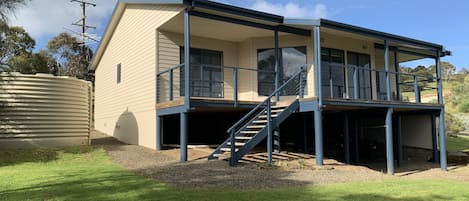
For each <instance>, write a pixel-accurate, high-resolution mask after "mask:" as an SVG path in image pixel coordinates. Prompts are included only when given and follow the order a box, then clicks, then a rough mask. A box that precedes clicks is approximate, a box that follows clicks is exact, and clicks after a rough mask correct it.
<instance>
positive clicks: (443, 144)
mask: <svg viewBox="0 0 469 201" xmlns="http://www.w3.org/2000/svg"><path fill="white" fill-rule="evenodd" d="M440 54H441V52H440V51H439V50H438V51H437V52H436V58H435V63H436V77H437V78H436V79H437V85H438V87H437V89H438V104H440V105H441V109H440V125H439V126H440V133H439V134H440V141H439V142H440V166H441V170H443V171H446V170H447V169H448V164H447V161H446V139H445V106H444V102H443V83H442V78H441V63H440Z"/></svg>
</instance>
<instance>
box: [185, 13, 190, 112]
mask: <svg viewBox="0 0 469 201" xmlns="http://www.w3.org/2000/svg"><path fill="white" fill-rule="evenodd" d="M190 31H191V29H190V14H189V9H186V11H185V13H184V95H185V97H184V105H185V107H186V109H187V110H189V108H190V100H191V98H190V97H191V95H190V94H191V93H190V65H191V61H190V55H191V52H190V50H191V48H190V47H191V41H190V40H191V35H190V34H191V33H190Z"/></svg>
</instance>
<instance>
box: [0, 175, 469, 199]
mask: <svg viewBox="0 0 469 201" xmlns="http://www.w3.org/2000/svg"><path fill="white" fill-rule="evenodd" d="M64 176H65V178H67V179H66V181H60V180H58V181H51V182H44V183H40V184H38V185H34V186H30V187H25V188H16V189H11V190H6V191H5V190H0V199H2V200H24V199H28V200H49V199H53V200H165V201H169V200H191V201H196V200H241V201H242V200H269V201H274V200H282V201H283V200H373V201H379V200H390V201H394V200H396V201H397V200H399V201H423V200H456V199H455V198H454V197H452V195H449V194H448V195H447V196H441V195H433V194H432V195H428V194H427V195H418V194H415V195H413V196H403V197H394V196H387V195H380V194H377V193H361V192H353V190H343V189H338V190H334V189H333V187H332V188H326V189H325V188H324V187H321V188H316V187H311V186H309V187H298V188H283V189H280V188H278V189H260V190H259V189H250V190H234V189H221V188H210V189H177V188H175V187H172V186H168V185H165V184H162V183H159V182H156V181H153V180H149V179H144V178H141V177H139V176H136V175H133V174H131V173H128V172H125V171H106V172H100V173H99V176H90V175H85V174H67V175H64ZM326 187H327V186H326ZM458 199H462V200H467V199H469V196H463V197H458Z"/></svg>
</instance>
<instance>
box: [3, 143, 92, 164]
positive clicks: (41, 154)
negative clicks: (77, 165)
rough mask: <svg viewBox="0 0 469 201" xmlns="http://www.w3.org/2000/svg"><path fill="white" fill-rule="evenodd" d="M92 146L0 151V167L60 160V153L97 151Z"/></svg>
mask: <svg viewBox="0 0 469 201" xmlns="http://www.w3.org/2000/svg"><path fill="white" fill-rule="evenodd" d="M95 149H96V148H95V147H91V146H73V147H66V148H40V149H9V150H0V167H2V166H8V165H18V164H22V163H30V162H33V163H45V162H50V161H55V160H57V159H58V156H59V152H63V153H70V154H83V153H89V152H92V151H93V150H95Z"/></svg>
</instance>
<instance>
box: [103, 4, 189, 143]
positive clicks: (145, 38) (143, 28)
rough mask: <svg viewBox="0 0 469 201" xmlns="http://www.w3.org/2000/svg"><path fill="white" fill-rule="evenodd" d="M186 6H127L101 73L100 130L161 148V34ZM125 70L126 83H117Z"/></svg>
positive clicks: (107, 50)
mask: <svg viewBox="0 0 469 201" xmlns="http://www.w3.org/2000/svg"><path fill="white" fill-rule="evenodd" d="M183 9H184V7H183V6H182V5H146V4H142V5H127V6H126V8H125V10H124V12H123V14H122V16H121V18H120V21H119V23H118V24H117V27H116V28H115V30H114V33H113V35H112V38H111V39H110V41H109V43H108V44H107V46H106V50H105V51H104V53H103V55H102V58H101V59H100V62H99V64H98V66H97V69H96V92H95V101H96V104H95V108H96V109H95V120H96V122H95V127H96V129H98V130H100V131H102V132H105V133H107V134H109V135H113V136H114V137H116V138H118V139H119V140H121V141H124V142H126V143H131V144H139V145H142V146H145V147H149V148H155V132H156V129H155V127H156V125H155V124H156V123H155V119H156V114H155V103H156V102H155V101H156V87H155V85H156V61H157V54H156V49H157V48H156V43H157V42H156V41H157V28H158V27H159V26H161V25H162V24H163V23H165V22H166V21H168V20H169V19H171V18H172V17H174V16H176V15H177V14H178V13H180V12H181V11H182V10H183ZM119 63H120V64H121V68H122V69H121V70H122V80H121V83H119V84H117V82H116V74H117V72H116V66H117V64H119Z"/></svg>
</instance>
